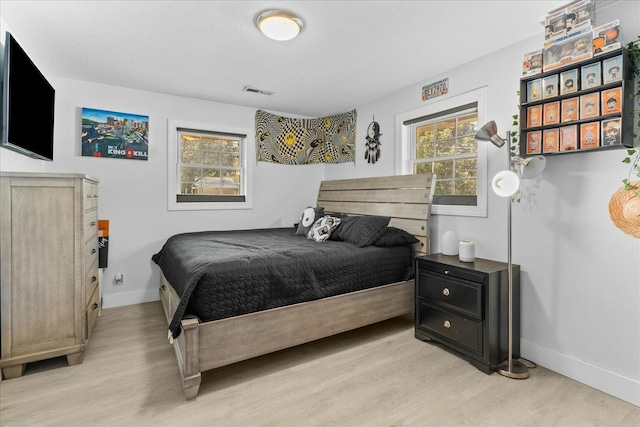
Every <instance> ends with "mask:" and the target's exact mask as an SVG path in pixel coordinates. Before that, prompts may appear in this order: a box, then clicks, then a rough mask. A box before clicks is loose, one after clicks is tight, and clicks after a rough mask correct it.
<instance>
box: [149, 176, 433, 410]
mask: <svg viewBox="0 0 640 427" xmlns="http://www.w3.org/2000/svg"><path fill="white" fill-rule="evenodd" d="M433 180H434V176H433V175H431V174H417V175H399V176H388V177H374V178H356V179H343V180H332V181H322V182H321V184H320V189H319V192H318V198H317V206H316V207H313V208H314V209H316V211H318V209H321V212H322V215H323V216H324V215H329V216H330V217H331V218H334V220H335V218H341V221H342V225H343V229H341V230H346V227H347V225H346V224H347V220H354V219H355V220H369V219H374V218H377V219H380V218H387V220H386V221H387V222H386V223H385V224H386V225H385V227H384V228H385V229H388V231H392V229H393V230H395V231H397V230H404V231H405V232H407V233H404V234H410V235H411V238H412V239H414V240H413V241H414V242H415V243H413V244H412V245H409V246H407V245H395V244H392V245H381V246H378V243H379V242H380V241H381V240H384V239H381V238H378V236H379V234H378V235H377V236H376V239H377V240H376V241H375V244H374V241H373V240H372V241H369V242H367V243H363V244H361V242H357V244H353V243H355V242H353V241H351V242H352V243H349V242H344V241H334V240H335V239H332V238H330V239H326V240H325V241H320V242H317V241H314V240H312V239H308V238H306V236H301V235H298V234H299V233H298V232H297V231H296V229H295V228H292V227H287V228H274V229H262V230H236V231H228V232H227V231H215V232H198V233H183V234H179V235H176V236H171V237H170V238H169V239H168V240H167V242H166V243H165V245H164V246H163V248H162V250H161V251H160V252H158V253H157V254H156V255H154V257H153V259H154V261H155V262H156V264H158V266H159V267H160V269H161V284H160V300H161V301H162V305H163V307H164V312H165V315H166V318H167V322H168V326H169V328H168V329H169V342H170V343H171V344H172V345H173V348H174V350H175V354H176V360H177V362H178V367H179V370H180V375H181V378H182V387H183V390H184V394H185V396H186V398H187V400H191V399H195V398H196V396H197V394H198V390H199V388H200V383H201V373H202V372H204V371H207V370H211V369H215V368H218V367H221V366H225V365H229V364H232V363H236V362H239V361H242V360H247V359H250V358H253V357H257V356H261V355H264V354H267V353H271V352H274V351H278V350H282V349H285V348H289V347H293V346H296V345H300V344H303V343H306V342H310V341H314V340H317V339H321V338H325V337H329V336H331V335H335V334H339V333H342V332H346V331H348V330H352V329H355V328H359V327H362V326H366V325H370V324H373V323H376V322H380V321H383V320H387V319H390V318H393V317H397V316H401V315H404V314H407V313H411V312H412V311H413V310H414V289H413V283H414V282H413V270H412V269H413V261H412V260H413V256H414V255H416V254H426V253H429V217H430V202H431V198H432V191H433ZM310 208H311V207H310ZM303 218H304V216H303ZM325 218H327V217H325ZM335 221H336V222H340V221H337V220H335ZM302 222H304V219H303V221H302ZM354 222H356V221H351V222H350V224H351V223H354ZM360 222H362V221H360ZM314 226H316V227H317V224H314ZM299 227H300V226H299ZM338 227H339V225H338ZM330 234H331V233H328V235H330ZM337 234H338V232H337V230H336V232H335V233H334V234H333V235H337ZM342 234H343V233H342V231H341V232H340V235H342ZM385 235H387V234H385ZM314 237H317V236H314ZM324 238H326V236H325V237H322V239H324ZM345 240H346V238H345ZM189 248H193V249H194V251H195V252H193V253H190V252H189V250H190V249H189ZM214 252H217V253H218V255H217V256H215V257H214V258H215V260H211V262H213V261H215V264H209V262H210V261H209V260H207V259H205V258H207V257H208V255H207V256H204V255H203V254H205V253H206V254H210V253H214ZM396 258H397V262H398V263H400V264H399V265H398V264H396V261H395V259H396ZM298 264H300V267H301V268H294V267H295V266H296V265H298ZM262 268H268V269H269V270H268V271H265V272H262V270H260V269H262ZM274 270H275V271H276V272H275V273H274V272H273V271H274ZM280 270H281V271H280ZM260 275H261V276H260ZM331 275H333V276H331ZM258 276H260V277H261V279H256V277H258ZM276 276H277V277H276ZM323 277H324V278H323ZM263 288H264V289H271V290H266V291H265V290H264V289H263ZM214 306H215V307H214ZM231 306H234V307H231Z"/></svg>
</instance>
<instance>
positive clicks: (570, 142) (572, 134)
mask: <svg viewBox="0 0 640 427" xmlns="http://www.w3.org/2000/svg"><path fill="white" fill-rule="evenodd" d="M577 149H578V125H569V126H563V127H561V128H560V151H572V150H577Z"/></svg>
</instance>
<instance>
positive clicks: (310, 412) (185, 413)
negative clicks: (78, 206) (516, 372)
mask: <svg viewBox="0 0 640 427" xmlns="http://www.w3.org/2000/svg"><path fill="white" fill-rule="evenodd" d="M166 336H167V333H166V323H165V321H164V317H163V314H162V308H161V305H160V303H159V302H153V303H147V304H140V305H135V306H128V307H121V308H114V309H107V310H104V311H103V313H102V316H101V317H100V318H99V319H98V321H97V323H96V327H95V329H94V331H93V334H92V336H91V341H90V343H89V346H88V349H87V352H86V355H85V358H84V363H83V364H81V365H76V366H66V361H65V359H64V358H61V359H51V360H49V361H43V362H37V363H34V364H30V365H28V367H27V371H26V373H25V376H23V377H22V378H17V379H13V380H3V381H2V382H0V425H1V426H3V427H5V426H7V427H8V426H40V425H51V426H190V427H192V426H225V427H226V426H296V427H302V426H398V427H399V426H461V425H472V426H634V427H637V426H639V425H640V408H638V407H636V406H634V405H631V404H629V403H626V402H624V401H621V400H619V399H617V398H614V397H611V396H609V395H607V394H604V393H602V392H599V391H597V390H595V389H592V388H590V387H587V386H585V385H582V384H580V383H578V382H575V381H573V380H570V379H568V378H566V377H563V376H561V375H558V374H556V373H553V372H551V371H549V370H547V369H544V368H542V367H538V368H536V369H533V370H532V371H531V377H530V378H529V379H527V380H512V379H508V378H505V377H502V376H500V375H498V374H493V375H485V374H483V373H482V372H480V371H478V370H477V369H475V368H474V367H472V366H471V365H469V364H468V363H467V362H465V361H464V360H462V359H460V358H458V357H456V356H453V355H451V354H449V353H448V352H446V351H444V350H442V349H441V348H439V347H437V346H435V345H431V344H427V343H423V342H420V341H418V340H417V339H415V338H414V337H413V323H412V320H411V319H410V318H407V317H403V318H396V319H392V320H390V321H386V322H382V323H379V324H377V325H373V326H369V327H365V328H362V329H359V330H357V331H352V332H347V333H344V334H341V335H339V336H335V337H331V338H327V339H323V340H320V341H316V342H313V343H310V344H306V345H302V346H298V347H295V348H292V349H288V350H284V351H280V352H278V353H274V354H270V355H267V356H263V357H259V358H256V359H253V360H249V361H246V362H240V363H237V364H235V365H231V366H226V367H223V368H219V369H217V370H214V371H210V372H206V373H204V374H203V381H202V386H201V387H200V393H199V395H198V398H197V399H196V400H195V401H190V402H187V401H186V400H185V398H184V395H183V393H182V387H181V383H180V378H179V374H178V368H177V366H176V362H175V356H174V354H173V350H172V348H171V347H170V346H169V344H168V343H167V340H166Z"/></svg>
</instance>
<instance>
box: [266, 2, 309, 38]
mask: <svg viewBox="0 0 640 427" xmlns="http://www.w3.org/2000/svg"><path fill="white" fill-rule="evenodd" d="M256 26H257V27H258V29H259V30H260V31H261V32H262V34H264V35H265V36H267V37H269V38H270V39H273V40H278V41H286V40H291V39H293V38H294V37H296V36H297V35H298V34H300V32H302V28H304V22H303V21H302V19H301V18H300V17H299V16H297V15H296V14H294V13H292V12H289V11H287V10H280V9H269V10H265V11H263V12H260V13H259V14H258V16H256Z"/></svg>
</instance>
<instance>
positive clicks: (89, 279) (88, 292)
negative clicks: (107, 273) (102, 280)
mask: <svg viewBox="0 0 640 427" xmlns="http://www.w3.org/2000/svg"><path fill="white" fill-rule="evenodd" d="M97 287H98V263H97V262H94V263H93V264H92V265H91V267H89V269H88V270H87V276H86V277H85V279H84V304H85V305H88V304H89V299H90V298H91V297H92V296H93V291H95V290H96V288H97Z"/></svg>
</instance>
